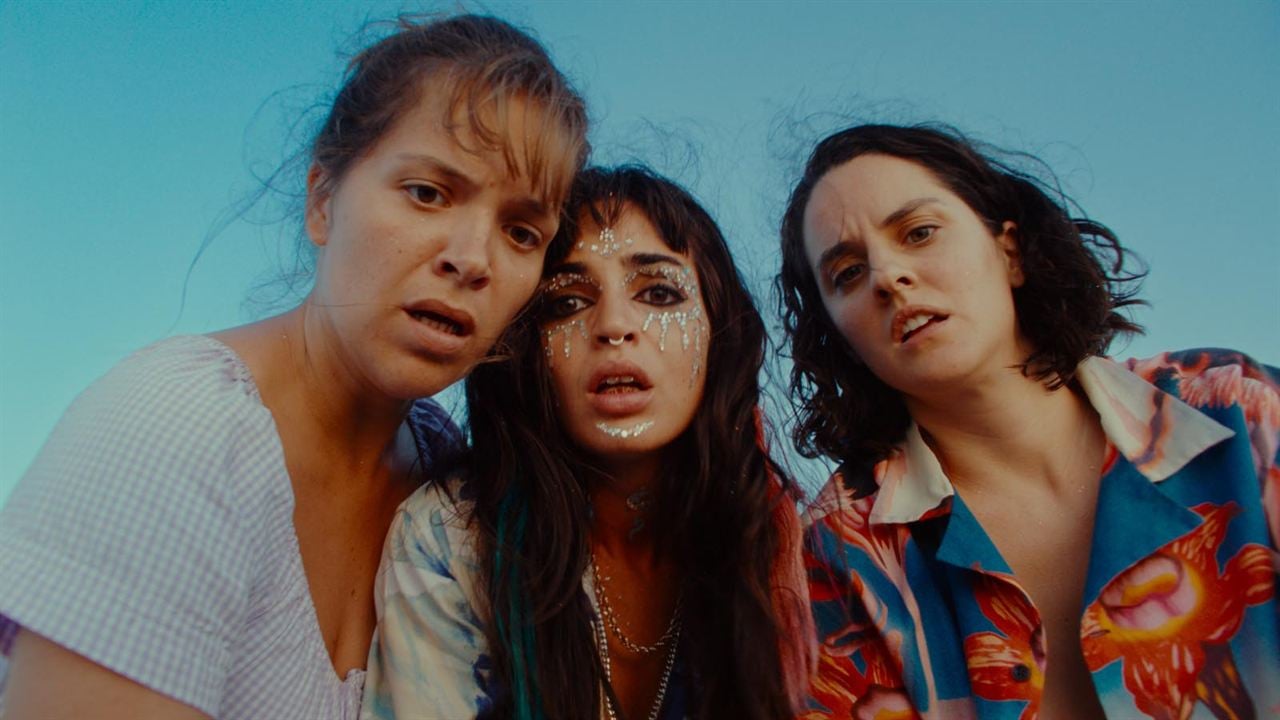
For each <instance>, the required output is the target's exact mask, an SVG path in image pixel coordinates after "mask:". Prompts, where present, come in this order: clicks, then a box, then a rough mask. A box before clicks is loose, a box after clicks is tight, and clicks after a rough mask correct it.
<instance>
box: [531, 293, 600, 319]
mask: <svg viewBox="0 0 1280 720" xmlns="http://www.w3.org/2000/svg"><path fill="white" fill-rule="evenodd" d="M590 306H591V301H590V300H588V299H587V298H585V297H583V296H581V295H556V296H555V297H549V298H547V299H545V300H543V304H542V315H543V317H544V319H546V320H563V319H564V318H567V317H569V316H570V315H575V314H577V313H579V312H581V311H582V310H585V309H587V308H588V307H590Z"/></svg>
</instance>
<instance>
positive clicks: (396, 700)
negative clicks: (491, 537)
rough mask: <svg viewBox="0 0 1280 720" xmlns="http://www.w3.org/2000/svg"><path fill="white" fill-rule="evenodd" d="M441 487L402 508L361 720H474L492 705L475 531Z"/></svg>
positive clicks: (380, 585) (382, 588) (388, 557)
mask: <svg viewBox="0 0 1280 720" xmlns="http://www.w3.org/2000/svg"><path fill="white" fill-rule="evenodd" d="M456 514H457V511H456V510H455V509H454V508H453V507H452V504H451V503H450V502H449V501H448V500H447V499H446V498H444V497H443V495H442V493H441V492H440V491H439V490H438V489H436V488H431V487H429V488H425V489H423V490H419V491H418V492H417V493H415V494H414V495H413V496H412V497H411V498H410V499H409V500H408V501H406V502H405V504H404V505H403V506H401V508H400V512H399V513H398V514H397V517H396V519H395V521H393V523H392V526H391V531H390V534H389V535H388V537H387V545H386V548H385V550H384V552H383V558H382V565H381V566H380V567H379V569H378V578H377V581H376V588H375V592H376V594H377V605H378V630H377V632H376V634H375V635H374V640H373V646H372V647H371V648H370V651H369V671H368V676H367V678H366V681H365V692H364V706H363V708H362V710H361V716H362V717H369V718H396V719H398V720H426V719H427V718H444V717H447V718H468V717H475V716H476V715H477V714H478V713H479V712H480V711H481V710H483V709H484V708H485V707H487V706H488V704H489V694H488V687H487V684H488V683H487V681H488V658H487V655H486V647H487V645H486V642H485V628H484V626H483V624H482V623H481V621H480V619H479V615H478V613H477V612H476V607H475V605H476V604H477V603H478V594H477V593H478V592H479V585H478V577H477V574H476V570H477V568H476V565H475V559H474V550H473V548H472V545H471V543H472V542H473V541H474V540H473V536H472V534H471V533H469V532H468V531H467V530H466V529H465V528H462V527H460V526H459V524H460V522H461V521H460V520H458V519H457V517H456Z"/></svg>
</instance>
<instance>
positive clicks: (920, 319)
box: [902, 315, 933, 337]
mask: <svg viewBox="0 0 1280 720" xmlns="http://www.w3.org/2000/svg"><path fill="white" fill-rule="evenodd" d="M932 319H933V316H932V315H916V316H913V317H912V318H911V319H910V320H908V321H906V322H905V323H903V324H902V336H903V337H906V336H907V335H909V334H911V333H913V332H915V331H916V330H919V329H920V328H922V327H924V326H925V324H926V323H928V322H929V321H930V320H932Z"/></svg>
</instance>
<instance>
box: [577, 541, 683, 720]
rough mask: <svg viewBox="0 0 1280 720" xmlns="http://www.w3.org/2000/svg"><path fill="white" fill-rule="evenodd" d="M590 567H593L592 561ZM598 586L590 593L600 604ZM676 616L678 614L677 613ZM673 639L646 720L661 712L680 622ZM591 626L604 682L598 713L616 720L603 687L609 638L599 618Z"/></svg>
mask: <svg viewBox="0 0 1280 720" xmlns="http://www.w3.org/2000/svg"><path fill="white" fill-rule="evenodd" d="M592 565H593V566H594V565H595V562H594V559H593V561H592ZM597 587H598V586H593V587H592V591H593V592H595V595H596V602H597V603H599V602H600V593H599V591H597V590H596V588H597ZM677 614H678V613H677ZM675 624H676V625H675V628H676V632H675V638H676V642H674V643H672V644H671V649H670V650H668V651H667V662H666V664H665V665H663V666H662V679H661V680H660V681H659V682H658V693H657V695H656V696H654V698H653V707H651V708H649V718H648V720H658V713H659V712H661V711H662V701H663V700H664V699H666V697H667V684H668V683H669V682H670V680H671V668H673V667H674V666H675V664H676V646H677V645H678V644H679V638H680V620H679V619H677V620H676V621H675ZM591 626H592V627H593V628H594V629H595V631H596V647H597V648H598V649H599V651H600V664H601V665H602V666H604V680H603V681H602V682H601V687H600V695H601V698H600V699H601V705H602V706H603V707H602V708H601V711H600V717H601V719H602V720H605V719H607V720H618V714H617V712H616V711H614V709H613V701H611V700H610V699H609V693H608V692H606V691H605V687H604V685H605V684H607V683H611V682H613V672H612V670H613V669H612V666H611V664H610V662H609V636H608V635H606V634H605V631H604V623H603V622H602V621H600V619H599V618H593V619H592V620H591Z"/></svg>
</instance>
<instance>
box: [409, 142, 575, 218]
mask: <svg viewBox="0 0 1280 720" xmlns="http://www.w3.org/2000/svg"><path fill="white" fill-rule="evenodd" d="M396 159H397V160H399V161H400V162H402V163H406V164H411V165H419V166H422V167H425V168H427V169H429V170H431V171H432V172H435V173H438V174H440V175H443V176H444V179H445V180H446V181H448V182H449V184H451V185H454V186H455V187H457V188H458V189H459V190H460V191H461V192H463V193H470V192H474V191H475V189H476V188H477V187H478V184H477V183H476V182H475V181H474V180H472V179H471V178H470V177H469V176H468V175H467V174H466V173H464V172H463V171H461V170H459V169H458V168H456V167H454V166H452V165H450V164H449V163H447V162H445V161H443V160H441V159H440V158H438V157H434V156H432V155H425V154H423V153H411V152H404V153H400V154H399V155H397V156H396ZM505 210H506V211H507V212H509V213H512V214H514V215H516V216H517V217H521V218H535V219H538V220H543V221H548V222H549V221H551V220H554V219H555V216H556V214H555V213H554V212H552V210H551V208H550V207H549V206H548V205H547V203H545V202H543V201H542V200H540V199H539V198H536V197H533V196H532V195H528V196H525V197H522V198H518V199H516V200H513V201H511V202H510V203H508V204H507V206H506V208H505Z"/></svg>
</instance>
